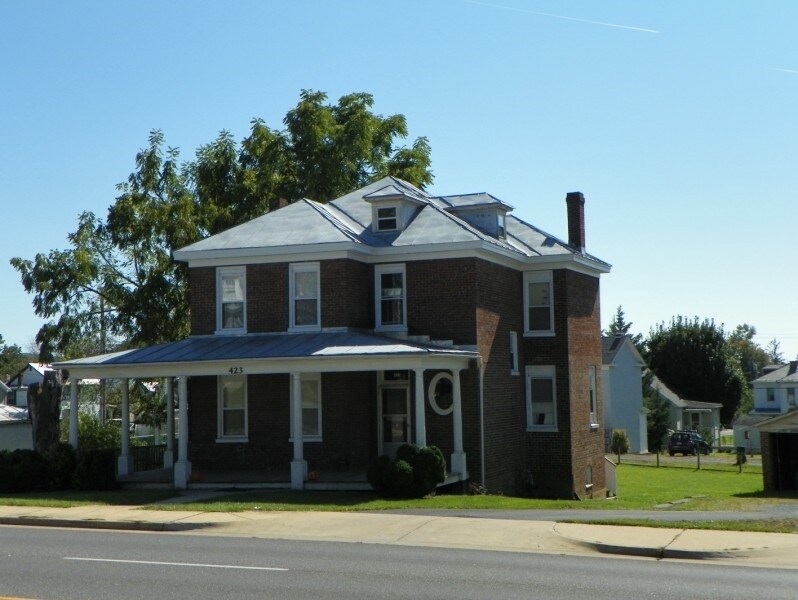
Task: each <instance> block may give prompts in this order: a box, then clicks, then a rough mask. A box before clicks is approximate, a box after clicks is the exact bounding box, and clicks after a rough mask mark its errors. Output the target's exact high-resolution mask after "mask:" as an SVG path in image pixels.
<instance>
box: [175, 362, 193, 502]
mask: <svg viewBox="0 0 798 600" xmlns="http://www.w3.org/2000/svg"><path fill="white" fill-rule="evenodd" d="M177 402H178V406H179V408H178V411H179V417H178V418H179V419H180V432H179V437H178V453H177V462H176V463H175V470H174V475H175V488H177V489H179V490H184V489H186V488H187V487H188V480H189V478H190V477H191V463H190V462H188V379H187V378H186V377H180V378H179V379H178V380H177Z"/></svg>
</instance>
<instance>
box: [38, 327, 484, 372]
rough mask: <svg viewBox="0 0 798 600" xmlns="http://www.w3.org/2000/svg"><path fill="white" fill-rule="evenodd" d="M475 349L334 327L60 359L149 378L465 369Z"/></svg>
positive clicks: (63, 365)
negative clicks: (331, 330)
mask: <svg viewBox="0 0 798 600" xmlns="http://www.w3.org/2000/svg"><path fill="white" fill-rule="evenodd" d="M477 356H478V354H477V353H476V352H473V351H467V350H456V349H452V348H444V347H439V346H435V345H432V344H423V343H417V342H411V341H408V340H402V339H397V338H391V337H385V336H380V335H375V334H371V333H362V332H352V331H333V332H315V333H291V334H283V333H271V334H251V335H242V336H222V335H217V336H203V337H193V338H188V339H185V340H181V341H179V342H172V343H168V344H158V345H155V346H149V347H147V348H139V349H135V350H126V351H123V352H115V353H112V354H103V355H99V356H90V357H86V358H80V359H75V360H69V361H64V362H58V363H54V365H53V366H55V367H56V368H59V369H68V370H69V372H70V374H71V375H72V376H73V377H76V378H78V379H85V378H89V377H92V378H95V377H99V378H147V377H171V376H181V375H182V376H191V375H228V374H231V373H233V374H264V373H292V372H293V373H295V372H299V373H305V372H312V373H318V372H335V371H338V372H340V371H382V370H394V369H418V368H437V369H464V368H467V367H468V363H469V361H470V360H472V359H475V358H477Z"/></svg>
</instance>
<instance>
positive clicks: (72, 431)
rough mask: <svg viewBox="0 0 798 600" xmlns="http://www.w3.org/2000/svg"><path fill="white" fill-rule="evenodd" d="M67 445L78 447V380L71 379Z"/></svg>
mask: <svg viewBox="0 0 798 600" xmlns="http://www.w3.org/2000/svg"><path fill="white" fill-rule="evenodd" d="M69 443H70V445H71V446H72V447H73V448H75V449H77V447H78V378H77V377H72V381H71V382H70V383H69Z"/></svg>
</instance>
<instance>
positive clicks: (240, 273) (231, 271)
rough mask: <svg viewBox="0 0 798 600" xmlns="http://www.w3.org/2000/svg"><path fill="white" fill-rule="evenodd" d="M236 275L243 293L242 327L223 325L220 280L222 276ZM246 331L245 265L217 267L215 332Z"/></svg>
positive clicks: (229, 333) (226, 333) (236, 332)
mask: <svg viewBox="0 0 798 600" xmlns="http://www.w3.org/2000/svg"><path fill="white" fill-rule="evenodd" d="M230 276H237V277H239V278H240V279H241V290H242V293H243V301H244V306H243V311H244V312H243V316H242V321H243V323H244V326H243V327H227V328H226V327H224V302H223V295H224V292H223V288H222V280H223V278H224V277H230ZM246 332H247V268H246V267H219V268H217V269H216V333H217V335H218V334H223V335H235V334H241V333H246Z"/></svg>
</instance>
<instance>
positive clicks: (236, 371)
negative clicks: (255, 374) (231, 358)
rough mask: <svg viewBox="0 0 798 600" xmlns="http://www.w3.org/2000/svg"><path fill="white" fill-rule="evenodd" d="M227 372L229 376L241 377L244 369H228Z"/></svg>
mask: <svg viewBox="0 0 798 600" xmlns="http://www.w3.org/2000/svg"><path fill="white" fill-rule="evenodd" d="M228 370H229V372H230V375H241V374H242V373H243V372H244V367H230V369H228Z"/></svg>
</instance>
